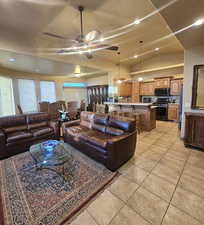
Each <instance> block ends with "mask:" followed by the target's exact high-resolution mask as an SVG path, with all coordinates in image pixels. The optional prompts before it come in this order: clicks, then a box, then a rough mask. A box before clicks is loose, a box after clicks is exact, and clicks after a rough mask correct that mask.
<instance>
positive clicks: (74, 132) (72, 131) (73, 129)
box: [66, 126, 89, 136]
mask: <svg viewBox="0 0 204 225" xmlns="http://www.w3.org/2000/svg"><path fill="white" fill-rule="evenodd" d="M88 130H89V129H88V128H87V127H82V126H72V127H69V128H67V129H66V132H67V133H68V134H69V135H72V136H78V135H79V134H81V133H82V132H86V131H88Z"/></svg>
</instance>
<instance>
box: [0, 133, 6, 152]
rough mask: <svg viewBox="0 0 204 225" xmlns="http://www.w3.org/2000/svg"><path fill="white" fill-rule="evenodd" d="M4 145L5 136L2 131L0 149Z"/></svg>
mask: <svg viewBox="0 0 204 225" xmlns="http://www.w3.org/2000/svg"><path fill="white" fill-rule="evenodd" d="M5 144H6V135H5V134H4V132H3V131H2V130H0V148H4V146H5Z"/></svg>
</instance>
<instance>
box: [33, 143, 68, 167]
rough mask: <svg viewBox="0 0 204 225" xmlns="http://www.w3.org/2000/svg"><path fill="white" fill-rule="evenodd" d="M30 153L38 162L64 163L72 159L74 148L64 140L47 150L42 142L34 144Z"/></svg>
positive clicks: (51, 164) (48, 163)
mask: <svg viewBox="0 0 204 225" xmlns="http://www.w3.org/2000/svg"><path fill="white" fill-rule="evenodd" d="M30 153H31V156H32V157H33V159H34V160H35V162H36V163H37V164H40V165H45V166H58V165H63V164H64V163H65V162H67V161H69V160H71V159H72V150H71V149H70V148H69V147H68V146H66V144H65V143H64V142H62V141H60V142H59V144H58V145H56V146H55V147H54V148H53V149H52V150H46V149H44V148H43V147H42V143H39V144H35V145H32V146H31V147H30Z"/></svg>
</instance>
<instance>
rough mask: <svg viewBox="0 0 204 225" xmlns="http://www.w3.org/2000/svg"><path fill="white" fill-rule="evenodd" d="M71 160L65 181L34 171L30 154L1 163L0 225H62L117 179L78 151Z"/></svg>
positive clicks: (50, 172)
mask: <svg viewBox="0 0 204 225" xmlns="http://www.w3.org/2000/svg"><path fill="white" fill-rule="evenodd" d="M70 147H71V146H70ZM73 156H74V157H73V161H72V163H71V164H70V165H68V166H67V168H66V169H65V172H66V174H67V175H66V176H67V179H66V181H65V180H64V179H63V178H62V177H61V176H60V175H58V174H57V173H56V172H54V171H52V170H48V169H43V170H36V168H35V166H34V165H35V164H34V161H33V159H32V157H31V156H30V153H29V152H26V153H23V154H20V155H17V156H14V157H12V158H10V159H6V160H3V161H1V162H0V194H1V195H0V198H1V199H0V224H1V223H2V224H4V225H43V224H46V225H60V224H64V223H65V222H66V221H68V220H69V219H70V218H71V217H72V216H73V215H74V214H75V213H76V212H77V211H79V210H80V209H81V208H82V206H84V205H85V203H87V202H88V201H89V200H90V199H91V198H92V197H93V196H94V195H95V194H96V193H98V192H99V191H100V190H102V189H103V188H104V187H105V185H106V184H108V183H109V182H110V181H111V180H112V179H113V178H114V176H116V173H113V172H111V171H109V170H108V169H106V168H105V167H104V166H102V165H101V164H99V163H97V162H95V161H93V160H92V159H90V158H88V157H87V156H85V155H83V154H82V153H80V152H78V151H77V150H74V151H73Z"/></svg>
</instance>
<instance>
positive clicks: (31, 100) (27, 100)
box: [18, 79, 37, 112]
mask: <svg viewBox="0 0 204 225" xmlns="http://www.w3.org/2000/svg"><path fill="white" fill-rule="evenodd" d="M18 88H19V98H20V105H21V108H22V110H23V112H33V111H37V98H36V88H35V81H34V80H25V79H19V80H18Z"/></svg>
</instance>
